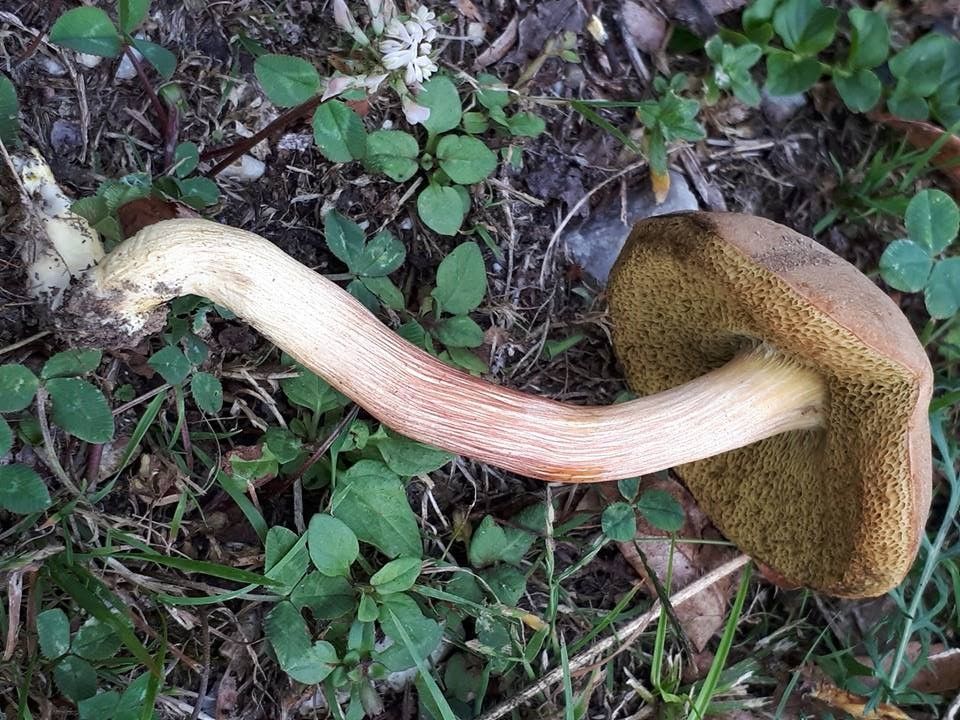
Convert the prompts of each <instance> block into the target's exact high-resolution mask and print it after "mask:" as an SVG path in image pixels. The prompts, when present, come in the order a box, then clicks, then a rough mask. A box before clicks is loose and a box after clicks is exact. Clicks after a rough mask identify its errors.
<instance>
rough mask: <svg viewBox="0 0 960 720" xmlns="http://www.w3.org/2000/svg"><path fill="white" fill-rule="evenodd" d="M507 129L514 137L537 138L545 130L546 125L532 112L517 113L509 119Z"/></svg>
mask: <svg viewBox="0 0 960 720" xmlns="http://www.w3.org/2000/svg"><path fill="white" fill-rule="evenodd" d="M508 127H509V128H510V134H511V135H515V136H516V137H537V136H538V135H540V134H541V133H542V132H543V131H544V130H546V129H547V124H546V123H545V122H544V120H543V118H542V117H540V116H539V115H536V114H534V113H532V112H518V113H516V114H515V115H512V116H511V117H510V119H509V124H508Z"/></svg>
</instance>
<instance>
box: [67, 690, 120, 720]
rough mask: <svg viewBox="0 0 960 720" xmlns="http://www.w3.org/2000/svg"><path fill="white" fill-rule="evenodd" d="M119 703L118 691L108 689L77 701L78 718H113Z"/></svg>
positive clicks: (85, 719) (82, 719)
mask: <svg viewBox="0 0 960 720" xmlns="http://www.w3.org/2000/svg"><path fill="white" fill-rule="evenodd" d="M119 704H120V693H118V692H115V691H113V690H110V691H109V692H104V693H99V694H97V695H94V696H93V697H92V698H87V699H86V700H83V701H82V702H79V703H77V712H78V713H79V717H80V720H104V718H110V720H113V718H114V713H115V712H116V710H117V706H118V705H119Z"/></svg>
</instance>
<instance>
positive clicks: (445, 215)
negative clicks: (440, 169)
mask: <svg viewBox="0 0 960 720" xmlns="http://www.w3.org/2000/svg"><path fill="white" fill-rule="evenodd" d="M417 214H418V215H420V219H421V220H423V222H424V224H425V225H426V226H427V227H428V228H430V229H431V230H433V231H434V232H436V233H439V234H440V235H456V234H457V232H459V230H460V226H461V225H462V224H463V219H464V218H465V217H466V216H467V212H466V210H464V209H463V203H462V202H461V200H460V196H459V195H458V194H457V191H456V190H454V189H453V188H452V187H448V186H443V185H435V184H431V185H428V186H427V187H426V188H425V189H424V190H423V192H421V193H420V194H419V195H418V196H417Z"/></svg>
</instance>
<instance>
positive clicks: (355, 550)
mask: <svg viewBox="0 0 960 720" xmlns="http://www.w3.org/2000/svg"><path fill="white" fill-rule="evenodd" d="M307 546H308V547H309V548H310V559H311V560H312V561H313V564H314V567H316V568H317V570H319V571H320V572H322V573H323V574H324V575H329V576H330V577H336V576H338V575H344V576H346V575H349V574H350V566H351V565H352V564H353V561H354V560H356V559H357V556H358V555H359V554H360V544H359V543H358V542H357V536H356V535H355V534H354V532H353V530H351V529H350V527H349V526H348V525H347V524H346V523H344V522H343V521H342V520H339V519H337V518H335V517H333V516H331V515H327V514H325V513H317V514H316V515H314V516H313V517H312V518H310V526H309V527H308V528H307Z"/></svg>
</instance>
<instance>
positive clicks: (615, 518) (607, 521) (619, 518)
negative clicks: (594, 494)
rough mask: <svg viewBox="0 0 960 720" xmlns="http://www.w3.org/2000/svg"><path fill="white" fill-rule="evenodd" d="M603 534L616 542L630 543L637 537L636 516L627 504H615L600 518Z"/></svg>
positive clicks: (606, 508)
mask: <svg viewBox="0 0 960 720" xmlns="http://www.w3.org/2000/svg"><path fill="white" fill-rule="evenodd" d="M600 525H601V527H602V528H603V534H604V535H606V536H607V537H608V538H610V539H611V540H616V541H617V542H630V541H631V540H633V539H634V538H635V537H636V536H637V516H636V513H635V512H634V510H633V507H632V506H631V505H630V504H629V503H625V502H615V503H613V504H612V505H608V506H607V507H605V508H604V510H603V515H602V516H601V517H600Z"/></svg>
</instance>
